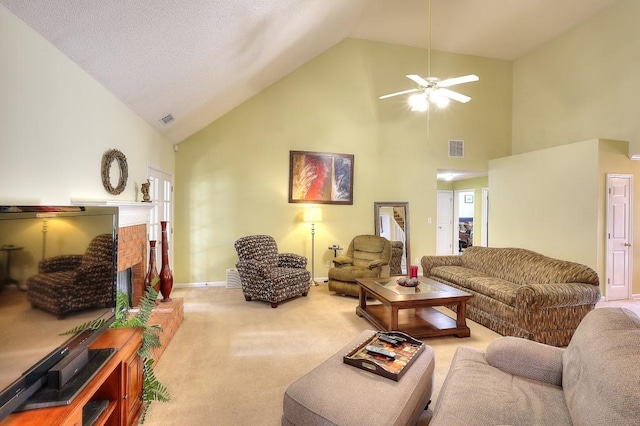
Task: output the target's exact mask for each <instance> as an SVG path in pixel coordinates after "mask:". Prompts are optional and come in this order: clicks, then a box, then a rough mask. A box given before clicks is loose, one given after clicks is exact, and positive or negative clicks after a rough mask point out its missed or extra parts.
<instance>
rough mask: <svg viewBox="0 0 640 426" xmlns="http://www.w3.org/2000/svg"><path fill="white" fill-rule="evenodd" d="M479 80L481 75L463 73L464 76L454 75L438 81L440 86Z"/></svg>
mask: <svg viewBox="0 0 640 426" xmlns="http://www.w3.org/2000/svg"><path fill="white" fill-rule="evenodd" d="M478 80H480V77H478V76H477V75H475V74H469V75H463V76H462V77H454V78H448V79H446V80H442V81H441V82H439V83H438V87H449V86H455V85H456V84H462V83H471V82H472V81H478Z"/></svg>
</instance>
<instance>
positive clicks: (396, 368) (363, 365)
mask: <svg viewBox="0 0 640 426" xmlns="http://www.w3.org/2000/svg"><path fill="white" fill-rule="evenodd" d="M381 336H382V339H384V338H385V337H389V338H391V339H394V337H395V338H396V341H397V342H398V343H397V344H396V345H393V344H392V343H388V342H386V341H384V340H381ZM369 345H372V346H376V347H379V348H382V349H385V350H387V351H391V352H394V353H395V358H393V359H391V358H388V357H386V356H383V355H378V354H375V353H371V352H369V351H367V349H366V348H367V346H369ZM424 346H425V345H424V343H422V342H421V341H420V340H417V339H414V338H413V337H411V336H409V335H408V334H406V333H402V332H400V331H385V332H382V331H381V332H377V333H376V334H374V335H373V336H371V338H369V339H367V340H365V341H364V342H362V343H361V344H359V345H358V346H357V347H356V348H355V349H353V350H352V351H351V352H349V353H348V354H346V355H345V356H344V357H343V362H344V363H345V364H349V365H352V366H354V367H357V368H360V369H362V370H366V371H370V372H372V373H374V374H378V375H380V376H382V377H386V378H387V379H391V380H395V381H396V382H397V381H398V380H400V378H401V377H402V375H403V374H404V373H405V372H406V371H407V369H408V368H409V367H410V366H411V364H412V363H413V361H414V360H415V359H416V357H417V356H418V355H419V354H420V352H422V351H423V350H424Z"/></svg>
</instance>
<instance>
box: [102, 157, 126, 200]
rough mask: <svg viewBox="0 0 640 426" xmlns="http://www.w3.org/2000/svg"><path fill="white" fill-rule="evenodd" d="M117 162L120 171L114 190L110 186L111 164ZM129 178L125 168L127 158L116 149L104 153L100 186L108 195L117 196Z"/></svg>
mask: <svg viewBox="0 0 640 426" xmlns="http://www.w3.org/2000/svg"><path fill="white" fill-rule="evenodd" d="M114 161H117V162H118V168H119V169H120V178H119V179H118V186H116V187H115V188H114V187H113V186H112V185H111V164H112V163H113V162H114ZM128 177H129V169H128V166H127V157H125V156H124V154H123V153H122V152H120V151H118V150H117V149H112V150H110V151H107V152H105V154H104V155H103V156H102V185H103V186H104V189H106V190H107V192H108V193H109V194H113V195H118V194H120V193H121V192H122V191H124V188H125V187H126V186H127V178H128Z"/></svg>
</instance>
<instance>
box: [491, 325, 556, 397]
mask: <svg viewBox="0 0 640 426" xmlns="http://www.w3.org/2000/svg"><path fill="white" fill-rule="evenodd" d="M564 351H565V350H564V349H562V348H557V347H555V346H549V345H545V344H542V343H538V342H534V341H532V340H527V339H521V338H519V337H499V338H497V339H495V340H494V341H492V342H491V343H489V346H487V351H486V352H485V355H484V357H485V360H486V361H487V363H488V364H489V365H491V366H493V367H496V368H498V369H500V370H502V371H504V372H506V373H510V374H513V375H515V376H520V377H525V378H528V379H532V380H537V381H540V382H545V383H550V384H552V385H556V386H562V354H563V353H564Z"/></svg>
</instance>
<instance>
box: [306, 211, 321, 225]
mask: <svg viewBox="0 0 640 426" xmlns="http://www.w3.org/2000/svg"><path fill="white" fill-rule="evenodd" d="M304 221H305V222H322V209H321V208H320V207H308V208H307V209H306V210H305V211H304Z"/></svg>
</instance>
